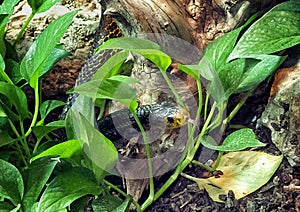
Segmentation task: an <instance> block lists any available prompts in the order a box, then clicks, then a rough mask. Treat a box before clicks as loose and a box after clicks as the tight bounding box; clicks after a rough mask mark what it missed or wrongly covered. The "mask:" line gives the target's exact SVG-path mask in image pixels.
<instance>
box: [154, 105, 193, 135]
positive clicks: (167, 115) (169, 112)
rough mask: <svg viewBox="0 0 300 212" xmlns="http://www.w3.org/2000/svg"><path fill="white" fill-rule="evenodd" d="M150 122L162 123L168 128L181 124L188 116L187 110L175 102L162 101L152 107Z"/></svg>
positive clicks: (177, 126)
mask: <svg viewBox="0 0 300 212" xmlns="http://www.w3.org/2000/svg"><path fill="white" fill-rule="evenodd" d="M151 114H152V115H151V116H152V118H153V121H154V122H152V123H157V125H160V124H162V125H164V126H165V127H166V128H168V129H175V128H179V127H181V126H183V125H184V124H185V123H186V122H187V120H188V119H189V118H190V114H189V112H188V111H187V110H186V109H184V108H183V107H181V106H179V105H178V104H176V103H173V102H169V101H164V102H162V103H160V104H157V105H156V106H155V107H153V108H152V113H151Z"/></svg>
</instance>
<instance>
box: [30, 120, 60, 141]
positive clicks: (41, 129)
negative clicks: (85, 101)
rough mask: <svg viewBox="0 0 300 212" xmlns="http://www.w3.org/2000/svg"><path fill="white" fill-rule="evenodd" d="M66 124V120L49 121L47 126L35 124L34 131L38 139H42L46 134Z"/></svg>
mask: <svg viewBox="0 0 300 212" xmlns="http://www.w3.org/2000/svg"><path fill="white" fill-rule="evenodd" d="M64 126H65V121H64V120H58V121H53V122H50V123H48V124H47V125H45V126H43V125H42V126H35V127H32V130H33V133H34V134H35V136H36V137H37V139H38V140H41V139H42V138H43V137H44V136H46V135H47V134H48V133H50V132H52V131H54V130H57V129H60V128H63V127H64Z"/></svg>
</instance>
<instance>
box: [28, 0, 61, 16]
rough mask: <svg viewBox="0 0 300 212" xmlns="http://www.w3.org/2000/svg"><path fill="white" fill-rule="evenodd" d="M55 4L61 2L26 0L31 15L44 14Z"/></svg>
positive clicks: (53, 0)
mask: <svg viewBox="0 0 300 212" xmlns="http://www.w3.org/2000/svg"><path fill="white" fill-rule="evenodd" d="M57 2H61V0H28V4H29V5H30V7H31V9H32V12H33V13H41V12H45V11H47V10H48V9H50V8H51V7H52V6H53V5H54V4H56V3H57Z"/></svg>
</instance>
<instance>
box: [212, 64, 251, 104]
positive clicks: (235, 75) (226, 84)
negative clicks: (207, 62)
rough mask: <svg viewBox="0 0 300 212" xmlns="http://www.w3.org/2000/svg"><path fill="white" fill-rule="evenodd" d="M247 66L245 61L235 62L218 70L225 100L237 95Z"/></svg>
mask: <svg viewBox="0 0 300 212" xmlns="http://www.w3.org/2000/svg"><path fill="white" fill-rule="evenodd" d="M245 66H246V60H245V59H239V60H234V61H232V62H230V63H225V64H223V66H222V67H220V68H219V69H218V70H217V74H218V76H219V78H220V80H221V82H222V87H223V90H224V92H225V98H226V99H227V98H229V96H230V95H231V94H233V93H235V91H236V89H237V88H238V86H239V84H240V82H241V79H242V77H243V73H244V70H245Z"/></svg>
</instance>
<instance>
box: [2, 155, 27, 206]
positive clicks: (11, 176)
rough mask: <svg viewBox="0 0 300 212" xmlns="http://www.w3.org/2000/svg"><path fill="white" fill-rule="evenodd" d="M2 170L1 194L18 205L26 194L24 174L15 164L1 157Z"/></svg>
mask: <svg viewBox="0 0 300 212" xmlns="http://www.w3.org/2000/svg"><path fill="white" fill-rule="evenodd" d="M0 170H1V174H0V196H1V197H3V198H6V199H8V200H10V201H11V202H12V203H13V204H14V205H15V206H17V205H18V204H20V203H21V200H22V198H23V194H24V184H23V179H22V175H21V173H20V172H19V170H18V169H17V168H16V167H15V166H13V165H12V164H10V163H8V162H6V161H4V160H1V159H0Z"/></svg>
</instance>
